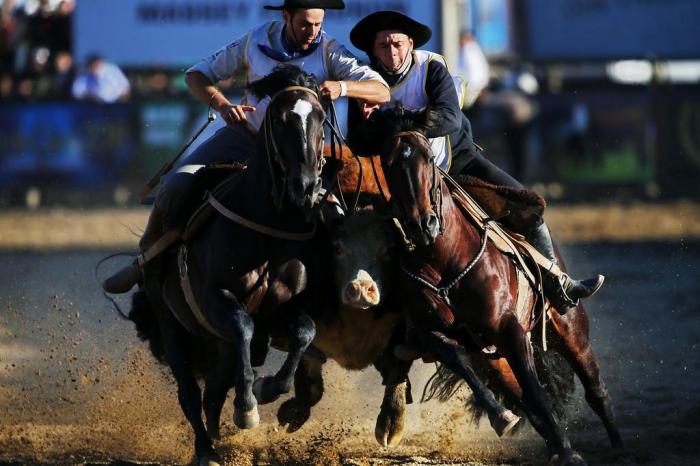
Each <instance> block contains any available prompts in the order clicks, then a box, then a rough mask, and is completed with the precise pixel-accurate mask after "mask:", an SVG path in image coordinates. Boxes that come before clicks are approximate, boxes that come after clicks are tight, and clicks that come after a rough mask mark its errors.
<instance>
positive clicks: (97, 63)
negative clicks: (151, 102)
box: [72, 55, 131, 104]
mask: <svg viewBox="0 0 700 466" xmlns="http://www.w3.org/2000/svg"><path fill="white" fill-rule="evenodd" d="M130 92H131V86H130V85H129V80H128V79H126V76H124V73H123V72H122V70H120V69H119V67H118V66H117V65H115V64H113V63H109V62H107V61H105V60H104V59H103V58H102V57H100V56H99V55H92V56H90V57H88V59H87V64H86V69H85V71H83V72H82V73H80V74H79V75H78V77H77V78H76V79H75V81H74V82H73V87H72V93H73V97H75V98H76V99H78V100H92V101H94V102H99V103H107V104H111V103H114V102H117V101H125V100H128V98H129V94H130Z"/></svg>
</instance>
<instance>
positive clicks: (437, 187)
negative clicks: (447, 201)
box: [382, 130, 445, 235]
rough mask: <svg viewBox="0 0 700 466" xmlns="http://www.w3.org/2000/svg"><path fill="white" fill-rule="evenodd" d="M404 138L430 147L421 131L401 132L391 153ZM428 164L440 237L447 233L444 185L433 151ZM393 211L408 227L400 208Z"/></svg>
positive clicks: (430, 192) (431, 205)
mask: <svg viewBox="0 0 700 466" xmlns="http://www.w3.org/2000/svg"><path fill="white" fill-rule="evenodd" d="M404 136H414V137H417V138H418V139H420V140H421V141H423V142H424V143H425V145H426V146H427V147H428V148H429V147H430V141H429V140H428V138H427V137H426V136H425V135H424V134H423V133H421V132H420V131H415V130H410V131H401V132H399V133H396V135H395V136H394V137H395V138H396V143H395V144H394V146H393V148H392V150H391V152H394V151H395V150H397V149H398V147H399V144H401V138H402V137H404ZM428 163H429V164H430V169H431V175H430V177H431V186H430V190H429V191H428V192H429V198H430V208H431V209H432V210H433V212H435V215H437V218H438V224H439V225H440V233H439V234H440V235H442V233H443V232H444V231H445V222H444V221H443V212H442V210H443V209H442V206H443V200H442V183H441V180H440V178H439V177H438V168H437V166H436V164H435V155H433V153H432V151H431V152H430V158H429V159H428ZM382 194H383V193H382ZM393 206H394V207H393V209H394V211H395V212H396V213H397V216H398V217H399V218H400V219H401V220H400V221H401V223H402V224H403V225H404V227H405V226H406V220H407V219H406V216H405V214H404V213H403V212H402V211H401V209H400V208H398V207H397V206H396V204H395V203H394V204H393Z"/></svg>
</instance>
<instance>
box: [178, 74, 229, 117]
mask: <svg viewBox="0 0 700 466" xmlns="http://www.w3.org/2000/svg"><path fill="white" fill-rule="evenodd" d="M185 82H186V83H187V87H188V88H189V90H190V92H191V93H192V94H193V95H194V96H195V97H196V98H197V99H198V100H200V101H202V102H204V103H205V104H207V105H209V104H210V103H211V106H212V108H214V109H216V110H218V109H219V108H221V107H223V106H225V105H231V102H229V100H228V99H227V98H226V96H225V95H223V94H222V93H221V91H219V90H218V89H217V88H216V86H215V85H214V83H212V82H211V80H210V79H209V78H207V77H206V76H205V75H204V74H202V73H200V72H199V71H191V72H189V73H187V74H186V75H185Z"/></svg>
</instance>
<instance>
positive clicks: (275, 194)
mask: <svg viewBox="0 0 700 466" xmlns="http://www.w3.org/2000/svg"><path fill="white" fill-rule="evenodd" d="M296 91H302V92H306V93H307V94H311V95H312V96H313V97H314V98H315V99H316V101H317V102H318V101H319V97H318V94H317V93H316V92H314V91H312V90H311V89H309V88H308V87H304V86H289V87H285V88H284V89H282V90H280V91H278V92H277V93H275V95H273V96H272V99H270V103H269V104H268V106H267V110H266V111H265V120H264V121H263V125H264V129H263V131H264V132H265V158H266V159H267V166H268V168H269V170H270V179H271V180H272V201H273V203H274V204H275V207H276V208H277V210H278V211H279V210H281V209H282V200H283V198H284V191H285V189H286V188H287V178H286V176H284V175H286V173H287V167H286V166H285V165H284V164H283V163H281V161H280V171H281V172H282V175H283V176H282V186H280V188H279V190H278V189H277V188H278V187H277V180H276V178H275V172H274V168H273V167H272V157H273V155H275V154H279V147H278V145H277V141H276V140H275V137H274V134H273V132H272V116H271V109H272V104H273V103H274V101H275V100H276V99H277V98H278V97H279V96H280V95H282V94H286V93H287V92H296ZM323 119H324V120H325V119H326V114H325V112H324V114H323ZM323 162H324V161H323V153H322V152H321V153H319V160H318V162H317V166H316V173H317V175H320V174H321V168H322V167H323Z"/></svg>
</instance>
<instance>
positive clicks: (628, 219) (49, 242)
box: [0, 201, 700, 250]
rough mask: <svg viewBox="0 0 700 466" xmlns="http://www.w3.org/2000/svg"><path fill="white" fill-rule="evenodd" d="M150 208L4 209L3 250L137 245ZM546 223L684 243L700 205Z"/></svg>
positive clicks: (581, 232)
mask: <svg viewBox="0 0 700 466" xmlns="http://www.w3.org/2000/svg"><path fill="white" fill-rule="evenodd" d="M147 217H148V210H147V209H143V208H134V209H105V210H63V209H50V210H39V211H35V212H31V211H27V210H7V211H0V249H40V250H56V249H63V248H104V247H133V246H134V245H135V244H136V243H137V238H138V236H139V235H140V233H141V232H142V231H143V228H144V226H145V224H146V219H147ZM545 219H546V220H547V223H548V224H549V226H550V229H551V230H552V232H553V234H554V236H555V237H556V238H557V240H558V241H562V242H571V241H642V240H680V239H686V240H689V239H692V238H699V237H700V204H699V203H695V202H690V201H677V202H669V203H657V204H647V203H637V204H583V205H574V206H571V205H568V206H562V205H556V204H555V205H552V206H550V207H548V208H547V212H546V213H545Z"/></svg>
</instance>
